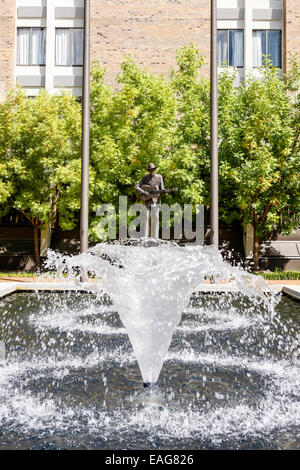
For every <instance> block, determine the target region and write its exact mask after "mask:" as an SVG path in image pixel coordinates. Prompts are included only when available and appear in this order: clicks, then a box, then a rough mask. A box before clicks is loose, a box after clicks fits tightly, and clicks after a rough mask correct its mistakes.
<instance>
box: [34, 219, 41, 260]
mask: <svg viewBox="0 0 300 470" xmlns="http://www.w3.org/2000/svg"><path fill="white" fill-rule="evenodd" d="M33 237H34V256H35V262H36V264H37V266H40V265H41V258H40V245H39V228H38V227H37V226H36V225H34V226H33Z"/></svg>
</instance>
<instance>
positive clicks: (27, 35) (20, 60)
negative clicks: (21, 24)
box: [17, 28, 31, 65]
mask: <svg viewBox="0 0 300 470" xmlns="http://www.w3.org/2000/svg"><path fill="white" fill-rule="evenodd" d="M30 41H31V30H30V28H18V33H17V64H18V65H30V63H31V58H30Z"/></svg>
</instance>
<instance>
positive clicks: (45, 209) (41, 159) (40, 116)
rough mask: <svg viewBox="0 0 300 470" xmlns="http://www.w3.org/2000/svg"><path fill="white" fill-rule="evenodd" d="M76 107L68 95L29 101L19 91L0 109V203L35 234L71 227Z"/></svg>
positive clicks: (76, 177)
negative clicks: (22, 218) (21, 217)
mask: <svg viewBox="0 0 300 470" xmlns="http://www.w3.org/2000/svg"><path fill="white" fill-rule="evenodd" d="M80 133H81V124H80V108H79V104H78V103H77V102H76V101H75V100H74V99H73V98H71V97H69V96H68V95H66V94H65V95H62V96H58V95H53V96H51V95H49V94H47V93H46V92H41V93H40V94H39V95H38V96H37V97H36V98H35V99H34V100H33V99H28V98H27V97H26V96H25V95H24V93H23V92H22V91H21V90H20V89H15V90H13V91H12V92H10V93H9V94H8V96H7V98H6V100H5V101H4V102H2V103H1V105H0V167H1V170H2V171H1V180H0V198H1V199H0V204H1V211H2V215H3V214H5V213H7V212H8V210H9V209H10V208H11V207H13V208H14V209H16V210H18V211H20V212H22V214H23V215H24V216H25V217H26V218H27V219H28V220H29V221H30V222H31V223H32V225H33V227H34V235H35V252H36V258H37V261H38V260H39V256H38V246H37V243H38V237H37V230H38V229H39V228H40V227H41V225H43V224H45V223H51V224H52V225H55V223H56V214H57V211H58V212H59V224H60V226H61V227H62V228H63V229H68V228H70V227H72V226H73V225H74V223H75V220H74V217H75V211H76V210H78V209H79V199H78V194H80Z"/></svg>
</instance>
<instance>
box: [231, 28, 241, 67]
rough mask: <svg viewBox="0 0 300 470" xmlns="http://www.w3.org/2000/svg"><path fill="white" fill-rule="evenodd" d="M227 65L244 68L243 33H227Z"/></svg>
mask: <svg viewBox="0 0 300 470" xmlns="http://www.w3.org/2000/svg"><path fill="white" fill-rule="evenodd" d="M229 65H231V66H233V67H244V31H242V30H239V29H237V30H231V31H229Z"/></svg>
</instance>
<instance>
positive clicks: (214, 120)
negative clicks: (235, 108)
mask: <svg viewBox="0 0 300 470" xmlns="http://www.w3.org/2000/svg"><path fill="white" fill-rule="evenodd" d="M210 16H211V28H210V29H211V34H210V244H211V245H215V246H216V247H217V248H218V247H219V209H218V205H219V195H218V76H217V0H211V7H210Z"/></svg>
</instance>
